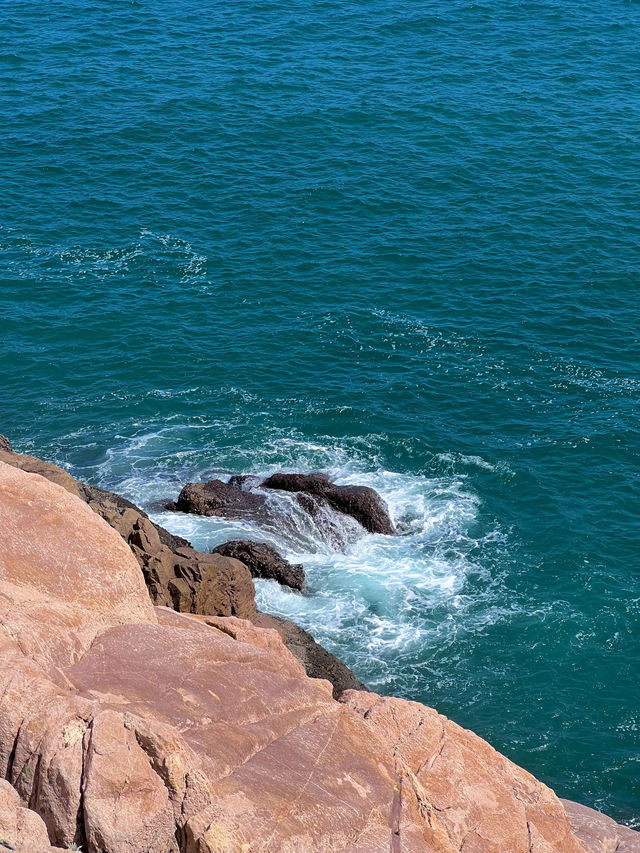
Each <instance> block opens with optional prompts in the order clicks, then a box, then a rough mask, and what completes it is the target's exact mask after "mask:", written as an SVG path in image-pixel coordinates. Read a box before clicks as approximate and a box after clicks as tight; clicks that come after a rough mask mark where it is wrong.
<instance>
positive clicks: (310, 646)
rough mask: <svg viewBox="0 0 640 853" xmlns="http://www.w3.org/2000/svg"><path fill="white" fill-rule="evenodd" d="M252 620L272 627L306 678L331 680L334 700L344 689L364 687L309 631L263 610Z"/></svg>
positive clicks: (257, 623) (365, 688) (360, 688)
mask: <svg viewBox="0 0 640 853" xmlns="http://www.w3.org/2000/svg"><path fill="white" fill-rule="evenodd" d="M254 622H255V624H256V625H260V626H262V627H263V628H275V629H276V631H278V633H279V634H280V636H281V637H282V641H283V642H284V644H285V646H286V647H287V648H288V649H289V651H290V652H291V654H292V655H293V656H294V657H295V658H296V660H299V661H300V663H301V664H302V666H303V667H304V670H305V672H306V673H307V675H308V676H309V678H324V679H326V680H327V681H330V682H331V685H332V688H333V698H334V699H338V698H339V697H340V696H341V695H342V694H343V693H344V691H345V690H368V688H367V687H366V686H365V685H364V684H363V683H362V682H361V681H360V680H359V679H358V678H356V676H355V675H354V673H353V672H352V671H351V670H350V669H349V667H348V666H347V665H346V664H345V663H343V662H342V661H341V660H340V659H339V658H337V657H336V656H335V655H332V654H331V652H328V651H327V650H326V649H325V648H324V647H323V646H321V645H320V644H319V643H316V641H315V640H314V639H313V637H312V636H311V634H310V633H309V632H308V631H305V630H304V628H301V627H300V626H299V625H296V624H295V622H290V621H289V620H288V619H282V618H280V617H279V616H269V615H267V614H266V613H258V615H257V617H256V618H255V619H254Z"/></svg>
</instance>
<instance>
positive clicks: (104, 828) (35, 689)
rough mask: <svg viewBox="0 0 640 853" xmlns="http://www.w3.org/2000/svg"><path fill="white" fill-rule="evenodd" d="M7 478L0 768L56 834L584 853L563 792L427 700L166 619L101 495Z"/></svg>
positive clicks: (138, 842)
mask: <svg viewBox="0 0 640 853" xmlns="http://www.w3.org/2000/svg"><path fill="white" fill-rule="evenodd" d="M0 478H1V480H0V510H1V516H2V523H0V553H1V554H2V562H0V603H1V606H0V625H1V626H2V628H3V630H2V631H0V777H4V778H5V779H6V780H7V781H8V782H9V784H10V786H11V787H12V788H13V789H14V790H15V791H16V792H17V794H18V795H19V797H20V800H21V803H23V804H28V805H29V807H30V808H31V809H32V810H33V811H35V812H37V814H38V815H40V817H41V818H42V820H43V821H44V824H45V825H46V828H47V833H48V837H49V841H50V843H52V844H56V845H59V846H61V847H68V846H70V845H71V844H72V843H75V844H76V845H81V846H82V849H83V851H84V853H125V851H126V853H143V851H144V853H214V851H216V853H219V851H225V853H247V851H252V850H255V851H257V850H261V851H263V853H338V851H340V853H389V851H392V853H400V851H402V853H453V851H456V853H457V851H461V850H462V851H466V853H473V851H478V853H480V852H482V853H504V851H509V853H551V851H557V853H584V850H585V848H584V847H583V845H582V844H581V843H580V842H579V841H578V839H577V838H576V837H575V835H573V834H572V832H571V829H570V826H569V820H568V817H567V814H566V812H565V810H564V809H563V807H562V805H561V804H560V802H559V801H558V799H557V798H556V796H555V795H554V794H553V792H552V791H551V790H549V789H548V788H547V787H545V786H544V785H543V784H541V783H540V782H538V781H537V780H536V779H534V778H533V777H532V776H531V775H530V774H528V773H526V772H525V771H524V770H522V769H521V768H519V767H517V766H516V765H514V764H512V763H511V762H510V761H508V760H507V759H506V758H505V757H504V756H501V755H500V754H499V753H497V752H496V751H495V750H493V749H492V748H491V747H490V746H489V744H487V743H486V742H484V741H482V740H481V739H480V738H478V737H477V736H476V735H474V734H472V733H471V732H469V731H466V730H464V729H461V728H460V727H459V726H457V725H455V724H454V723H452V722H451V721H449V720H447V719H446V718H445V717H442V716H441V715H439V714H438V713H437V712H436V711H434V710H432V709H430V708H426V707H425V706H423V705H419V704H418V703H415V702H407V701H404V700H401V699H390V698H383V697H380V696H377V695H376V694H373V693H363V692H361V691H353V690H348V691H346V692H345V693H343V694H342V697H341V701H340V702H336V701H334V699H333V698H332V690H331V685H330V684H329V683H328V682H327V681H324V680H321V679H315V678H308V677H307V675H306V674H305V671H304V669H303V667H302V666H301V664H300V663H299V662H298V661H297V660H296V659H295V658H294V657H293V655H292V654H291V653H290V651H289V650H287V649H286V648H285V646H284V644H283V643H282V641H281V639H280V636H279V634H278V632H277V631H275V630H266V629H261V628H259V627H257V626H255V625H252V624H251V623H248V622H244V621H243V620H239V619H236V618H232V617H231V618H222V617H214V616H198V615H193V614H185V613H177V612H175V611H173V610H169V609H166V608H156V609H155V610H153V608H151V604H150V602H149V599H148V596H147V593H146V591H145V588H144V585H143V583H142V580H141V577H140V572H139V569H138V567H137V564H136V561H135V560H134V559H133V557H132V555H131V552H130V550H129V549H128V548H127V546H126V545H125V543H124V542H123V540H122V538H121V537H120V536H119V535H118V534H117V533H116V532H115V531H114V530H112V529H111V528H109V527H108V525H107V524H106V523H105V522H104V521H103V520H102V519H100V518H99V517H98V515H96V514H94V513H91V510H90V509H89V508H88V507H87V505H86V504H84V503H82V502H81V501H80V500H79V499H77V498H74V497H73V496H72V495H70V494H69V493H68V492H66V491H64V489H62V488H61V487H60V486H57V485H55V484H53V483H50V482H47V481H46V480H44V479H43V478H42V477H38V476H34V475H30V474H26V473H24V472H21V471H19V470H16V469H14V468H8V467H7V466H2V465H0ZM127 511H128V510H127ZM38 518H40V523H39V524H38V523H37V519H38ZM14 519H15V521H14ZM22 522H26V524H23V523H22ZM156 544H157V543H156ZM210 556H215V555H210ZM218 558H219V559H225V558H223V557H218ZM25 601H28V602H30V606H27V607H25V606H24V602H25ZM61 635H64V639H63V640H62V639H61ZM30 638H31V639H30ZM4 791H5V795H7V796H9V797H11V796H12V794H11V791H9V790H8V789H6V788H5V789H4ZM13 802H14V805H15V797H14V800H13ZM13 809H14V806H12V805H10V806H9V809H8V814H9V820H11V814H12V810H13ZM40 829H41V826H40ZM9 843H11V842H9ZM37 843H39V841H38V842H37ZM35 849H37V848H35Z"/></svg>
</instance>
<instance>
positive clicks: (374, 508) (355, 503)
mask: <svg viewBox="0 0 640 853" xmlns="http://www.w3.org/2000/svg"><path fill="white" fill-rule="evenodd" d="M262 485H263V487H264V488H265V489H281V490H283V491H285V492H298V493H301V494H303V495H310V496H312V497H313V498H315V499H316V500H318V499H319V500H320V501H325V502H326V503H328V504H329V505H330V506H332V507H333V508H334V509H335V510H337V511H338V512H342V513H344V514H345V515H350V516H351V517H352V518H355V519H356V521H358V522H359V523H360V524H361V525H362V526H363V527H364V529H365V530H368V531H369V533H383V534H386V535H388V536H391V535H393V534H394V533H395V529H394V527H393V522H392V521H391V518H390V516H389V510H388V509H387V506H386V504H385V502H384V501H383V500H382V498H381V497H380V495H379V494H378V493H377V492H376V491H375V490H374V489H370V488H369V487H368V486H336V485H335V483H332V482H331V481H330V480H329V478H328V477H327V476H326V474H322V473H319V472H314V473H312V474H281V473H278V474H272V475H271V477H268V478H267V479H266V480H265V481H264V482H263V484H262Z"/></svg>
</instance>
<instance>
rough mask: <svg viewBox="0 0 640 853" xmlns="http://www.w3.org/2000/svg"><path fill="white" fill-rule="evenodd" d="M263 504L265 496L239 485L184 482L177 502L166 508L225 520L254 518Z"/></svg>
mask: <svg viewBox="0 0 640 853" xmlns="http://www.w3.org/2000/svg"><path fill="white" fill-rule="evenodd" d="M264 503H265V497H264V495H260V494H254V493H253V492H249V491H245V490H243V489H242V488H240V486H239V485H235V484H229V483H223V482H222V480H209V481H208V482H207V483H187V484H186V486H184V487H183V488H182V491H181V492H180V494H179V496H178V500H177V501H176V502H175V503H173V502H169V503H168V504H167V509H170V510H177V511H178V512H192V513H195V515H208V516H211V515H221V516H224V517H225V518H248V519H251V520H252V519H254V518H255V517H256V515H257V514H258V513H259V512H260V510H262V508H263V507H264Z"/></svg>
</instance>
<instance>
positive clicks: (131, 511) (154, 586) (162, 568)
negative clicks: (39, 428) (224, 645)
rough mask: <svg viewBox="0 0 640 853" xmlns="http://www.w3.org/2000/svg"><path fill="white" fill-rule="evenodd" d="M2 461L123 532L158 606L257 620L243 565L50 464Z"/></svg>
mask: <svg viewBox="0 0 640 853" xmlns="http://www.w3.org/2000/svg"><path fill="white" fill-rule="evenodd" d="M0 461H2V462H5V463H7V464H9V465H11V466H12V467H14V468H19V469H21V470H22V471H28V472H30V473H35V474H40V475H41V476H43V477H46V479H48V480H50V481H51V482H53V483H57V484H58V485H60V486H62V487H63V488H64V489H66V491H68V492H69V493H70V494H72V495H75V496H77V497H80V498H81V499H82V500H84V501H85V502H86V503H87V504H88V505H89V507H90V508H91V509H92V510H93V511H94V512H95V513H96V514H97V515H99V516H101V517H102V518H103V519H104V520H105V521H106V522H107V523H108V524H109V525H110V526H111V527H113V528H114V529H115V530H117V531H118V533H119V534H120V535H121V536H122V538H123V539H124V541H125V542H126V543H127V544H128V545H129V547H130V548H131V551H132V552H133V554H134V556H135V558H136V559H137V561H138V564H139V566H140V568H141V569H142V573H143V577H144V580H145V582H146V584H147V587H148V590H149V594H150V596H151V598H152V600H153V602H154V604H159V605H167V606H169V607H174V608H175V609H176V610H180V611H183V612H187V613H206V614H211V615H221V616H240V617H242V618H244V619H251V618H253V616H255V613H256V606H255V589H254V587H253V581H252V580H251V575H250V572H249V571H248V569H247V568H246V566H245V565H243V564H242V563H239V562H238V561H237V560H231V559H226V558H224V557H223V556H221V555H215V554H202V553H200V552H199V551H196V550H195V549H194V548H192V547H191V545H190V544H189V542H187V540H186V539H182V538H181V537H180V536H174V535H173V534H171V533H169V531H168V530H165V529H164V527H161V526H160V525H158V524H154V523H153V522H152V521H151V520H150V519H149V517H148V516H147V515H146V513H144V512H143V511H142V510H141V509H140V508H139V507H137V506H136V505H135V504H133V503H131V501H128V500H126V499H125V498H122V497H120V496H119V495H116V494H115V493H114V492H108V491H106V490H105V489H99V488H97V487H96V486H89V485H87V484H86V483H81V482H78V481H77V480H74V479H73V477H72V476H71V475H70V474H69V473H67V472H66V471H64V470H63V469H62V468H59V467H58V466H57V465H53V464H52V463H50V462H44V461H42V460H41V459H37V458H36V457H35V456H25V455H24V454H21V453H15V452H12V451H10V450H9V451H2V450H0Z"/></svg>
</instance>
